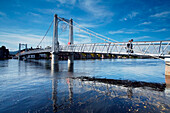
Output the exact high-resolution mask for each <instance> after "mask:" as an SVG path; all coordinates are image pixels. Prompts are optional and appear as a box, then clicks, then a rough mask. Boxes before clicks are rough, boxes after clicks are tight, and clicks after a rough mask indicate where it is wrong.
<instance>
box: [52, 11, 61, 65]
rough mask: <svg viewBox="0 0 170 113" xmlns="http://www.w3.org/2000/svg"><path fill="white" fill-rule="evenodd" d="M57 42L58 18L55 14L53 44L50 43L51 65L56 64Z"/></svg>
mask: <svg viewBox="0 0 170 113" xmlns="http://www.w3.org/2000/svg"><path fill="white" fill-rule="evenodd" d="M58 54H59V42H58V18H57V14H55V15H54V28H53V42H52V52H51V55H52V60H51V64H52V65H54V64H58Z"/></svg>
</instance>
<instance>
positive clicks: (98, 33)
mask: <svg viewBox="0 0 170 113" xmlns="http://www.w3.org/2000/svg"><path fill="white" fill-rule="evenodd" d="M74 23H75V24H77V25H78V26H80V27H81V28H84V29H86V30H87V31H90V32H92V33H94V34H96V35H99V36H101V37H104V38H106V39H108V40H112V41H115V42H118V41H116V40H114V39H111V38H109V37H106V36H104V35H101V34H99V33H96V32H94V31H92V30H90V29H87V28H85V27H83V26H82V25H80V24H78V23H77V22H75V21H74Z"/></svg>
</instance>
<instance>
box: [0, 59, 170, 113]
mask: <svg viewBox="0 0 170 113" xmlns="http://www.w3.org/2000/svg"><path fill="white" fill-rule="evenodd" d="M73 67H74V68H73V70H72V69H71V72H68V65H67V61H59V65H58V66H51V63H50V60H31V61H18V60H1V61H0V113H5V112H6V113H20V112H21V113H25V112H61V113H70V112H74V113H84V112H95V113H105V112H108V113H110V112H111V113H113V112H115V113H122V112H123V113H124V112H153V113H157V112H158V113H160V112H167V113H168V112H170V111H169V109H170V88H168V85H166V83H165V79H166V78H165V63H164V62H163V61H161V60H158V59H103V60H75V61H74V66H73Z"/></svg>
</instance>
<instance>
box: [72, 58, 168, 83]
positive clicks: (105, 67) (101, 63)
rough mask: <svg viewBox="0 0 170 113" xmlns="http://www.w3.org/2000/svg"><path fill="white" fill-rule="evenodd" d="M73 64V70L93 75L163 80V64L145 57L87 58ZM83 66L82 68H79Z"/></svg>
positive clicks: (138, 79)
mask: <svg viewBox="0 0 170 113" xmlns="http://www.w3.org/2000/svg"><path fill="white" fill-rule="evenodd" d="M77 62H82V63H81V64H80V65H79V63H77V64H75V65H76V66H75V70H77V71H82V72H86V73H88V75H87V76H95V77H102V78H110V79H129V80H137V81H147V82H161V83H164V82H165V75H164V74H165V64H164V62H163V61H160V60H155V59H153V60H147V59H138V60H135V59H116V60H115V59H111V60H109V59H106V60H94V61H91V60H88V61H77ZM79 67H83V70H82V69H81V70H79Z"/></svg>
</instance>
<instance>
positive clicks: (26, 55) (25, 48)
mask: <svg viewBox="0 0 170 113" xmlns="http://www.w3.org/2000/svg"><path fill="white" fill-rule="evenodd" d="M25 52H27V44H25ZM27 57H28V55H25V59H26V60H27Z"/></svg>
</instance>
